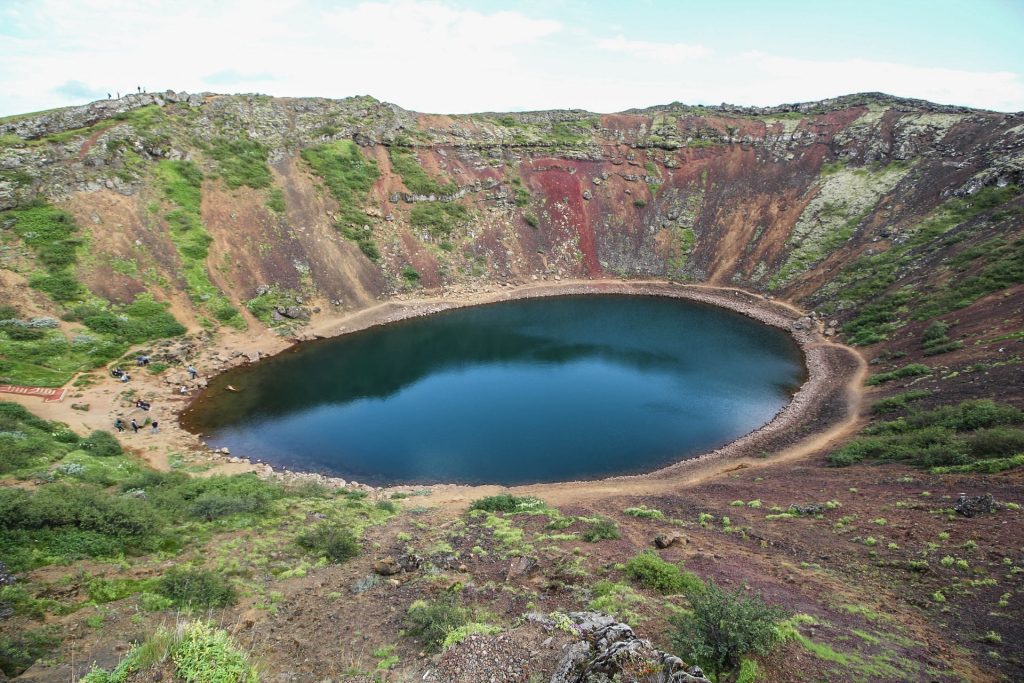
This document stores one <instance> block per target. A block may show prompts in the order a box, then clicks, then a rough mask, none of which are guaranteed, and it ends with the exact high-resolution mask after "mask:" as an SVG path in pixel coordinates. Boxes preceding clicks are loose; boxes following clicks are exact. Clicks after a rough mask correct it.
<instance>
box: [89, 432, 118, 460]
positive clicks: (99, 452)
mask: <svg viewBox="0 0 1024 683" xmlns="http://www.w3.org/2000/svg"><path fill="white" fill-rule="evenodd" d="M78 445H79V447H80V448H81V449H82V450H85V451H89V454H90V455H96V456H100V457H110V456H115V455H121V454H122V453H124V451H123V450H121V444H120V443H118V441H117V439H116V438H115V437H114V435H113V434H111V433H110V432H105V431H103V430H101V429H97V430H96V431H94V432H93V433H92V434H90V435H89V436H87V437H85V438H84V439H82V440H81V441H80V442H79V444H78Z"/></svg>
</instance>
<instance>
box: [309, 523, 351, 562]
mask: <svg viewBox="0 0 1024 683" xmlns="http://www.w3.org/2000/svg"><path fill="white" fill-rule="evenodd" d="M295 542H296V543H298V544H299V546H300V547H301V548H303V549H305V550H308V551H309V552H312V553H316V554H318V555H321V556H323V557H326V558H327V559H328V560H330V561H331V562H333V563H335V564H341V563H342V562H345V561H346V560H350V559H352V558H353V557H356V556H357V555H359V540H358V539H357V538H356V536H355V534H353V533H352V531H351V530H349V529H346V528H344V527H341V526H337V525H333V524H321V525H319V526H316V527H313V528H312V529H310V530H309V531H306V532H305V533H303V534H301V535H299V537H298V538H296V539H295Z"/></svg>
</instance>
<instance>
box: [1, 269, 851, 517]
mask: <svg viewBox="0 0 1024 683" xmlns="http://www.w3.org/2000/svg"><path fill="white" fill-rule="evenodd" d="M482 289H483V291H480V290H476V291H469V292H466V291H457V290H455V291H446V292H445V293H444V294H443V296H436V297H429V298H411V297H408V298H398V299H394V300H389V301H387V302H383V303H381V304H377V305H375V306H372V307H369V308H365V309H362V310H359V311H355V312H352V313H348V314H344V315H340V316H316V317H314V319H313V320H312V321H311V323H310V324H309V325H308V326H307V327H306V328H305V330H304V331H303V333H302V335H301V336H302V338H303V339H310V338H325V337H334V336H338V335H341V334H346V333H350V332H355V331H359V330H364V329H367V328H370V327H375V326H378V325H386V324H389V323H392V322H396V321H399V320H406V319H409V318H414V317H421V316H426V315H431V314H433V313H437V312H440V311H444V310H450V309H453V308H461V307H466V306H475V305H482V304H490V303H497V302H501V301H511V300H515V299H525V298H534V297H548V296H565V295H572V294H632V295H645V296H667V297H674V298H681V299H689V300H692V301H698V302H702V303H707V304H711V305H715V306H720V307H722V308H726V309H729V310H732V311H735V312H737V313H741V314H743V315H746V316H748V317H751V318H753V319H756V320H758V321H760V322H762V323H765V324H767V325H772V326H774V327H778V328H781V329H785V330H787V331H789V332H790V333H791V334H792V335H793V337H794V339H795V340H796V342H797V343H798V344H799V346H800V348H801V349H802V351H803V354H804V358H805V363H806V367H807V379H806V381H805V382H804V384H803V385H802V386H801V388H800V390H799V391H798V392H797V393H796V395H795V396H794V397H793V400H792V401H791V402H790V403H789V404H788V405H787V406H786V407H785V408H784V409H783V410H782V411H780V412H779V413H778V414H777V415H776V416H775V417H774V418H773V419H772V420H771V421H770V422H769V423H768V424H766V425H764V426H763V427H761V428H759V429H758V430H756V431H754V432H752V433H750V434H748V435H746V436H744V437H742V438H740V439H738V440H736V441H733V442H732V443H730V444H728V445H726V446H724V447H722V448H719V449H717V450H715V451H712V452H710V453H707V454H704V455H702V456H699V457H697V458H691V459H688V460H684V461H681V462H678V463H676V464H674V465H670V466H668V467H665V468H662V469H659V470H656V471H654V472H650V473H646V474H639V475H632V476H619V477H612V478H608V479H602V480H597V481H579V482H560V483H556V484H536V485H528V486H518V487H513V488H511V489H509V488H506V487H499V486H461V485H451V484H441V485H434V486H431V487H430V488H431V489H432V490H433V492H434V493H433V495H432V496H431V498H430V499H429V500H430V502H431V503H441V504H460V503H464V502H467V501H469V500H472V499H473V498H477V497H480V496H481V495H488V494H490V493H493V492H496V491H506V490H513V491H515V492H516V493H522V494H531V495H540V496H543V497H544V498H545V499H547V500H549V501H550V502H552V503H556V504H557V503H562V502H566V501H569V500H581V499H584V498H593V497H606V496H617V495H629V494H634V493H638V492H644V493H657V492H658V491H663V490H668V489H674V488H678V487H679V486H682V485H686V484H692V483H695V482H697V481H701V480H703V479H706V478H709V477H713V476H715V475H717V474H720V473H722V472H726V471H731V470H735V469H737V468H742V467H758V466H760V465H763V464H764V463H766V462H779V460H780V459H795V458H799V457H801V456H803V455H806V454H809V453H812V452H814V451H816V450H818V449H820V448H822V447H824V446H826V445H828V444H829V443H830V442H831V441H835V440H838V439H841V438H842V437H844V436H846V435H847V434H849V433H850V432H851V431H852V430H853V429H855V427H856V421H857V409H858V406H859V402H860V395H861V385H862V380H863V374H864V372H865V366H864V362H863V360H862V359H861V357H860V355H859V354H857V353H856V352H855V351H853V350H852V349H850V348H848V347H845V346H842V345H840V344H836V343H833V342H831V341H829V340H828V338H826V337H825V336H824V335H823V334H822V330H823V325H822V323H821V322H819V321H816V320H813V319H810V318H808V317H806V315H805V314H804V312H802V311H800V310H799V309H797V308H795V307H793V306H791V305H789V304H787V303H785V302H780V301H774V300H767V299H765V298H764V297H762V296H760V295H757V294H752V293H749V292H746V291H742V290H737V289H729V288H716V287H708V286H704V285H677V284H671V283H665V282H654V281H649V282H648V281H643V282H639V281H619V280H598V281H565V282H557V283H551V282H543V283H537V284H531V285H523V286H518V287H504V288H503V287H499V286H489V287H485V288H482ZM295 343H296V340H295V339H287V338H282V337H281V336H279V335H277V334H276V333H275V332H273V331H271V330H266V329H261V330H259V331H249V332H235V331H228V332H222V333H221V334H219V335H218V338H217V339H216V340H214V341H208V342H205V343H199V344H198V345H197V349H196V355H195V357H194V358H193V359H192V360H191V362H192V363H193V364H194V365H195V367H196V368H197V369H198V370H199V372H200V375H201V377H200V380H198V381H196V382H191V381H189V379H188V375H187V373H186V372H185V370H184V367H180V368H177V367H176V368H171V369H169V370H167V371H165V372H164V373H163V374H162V375H152V374H150V373H148V372H146V371H145V370H144V369H143V368H129V371H130V372H132V381H131V382H129V383H127V384H122V383H120V382H118V381H116V380H115V379H113V378H112V377H110V376H109V375H107V374H105V371H103V370H102V369H100V370H97V371H95V372H94V373H93V374H94V375H96V376H97V377H98V380H97V382H96V384H94V385H93V386H90V387H85V388H82V389H75V390H73V391H72V392H69V395H68V397H67V398H65V400H64V401H63V402H61V403H43V401H42V400H41V399H39V398H35V397H29V396H13V395H12V396H6V395H5V396H4V397H3V398H4V400H14V401H16V402H18V403H21V404H23V405H25V406H26V407H28V408H30V409H31V410H32V411H33V412H35V413H36V414H38V415H40V416H42V417H45V418H46V419H50V420H58V421H61V422H64V423H67V424H68V425H69V426H70V427H71V428H72V429H74V430H76V431H77V432H79V433H82V434H85V433H88V432H90V431H92V430H94V429H107V430H111V429H112V428H113V423H114V420H115V419H116V418H117V417H122V419H124V420H125V421H126V422H128V421H129V420H131V419H132V418H136V419H137V420H138V421H139V422H140V423H141V422H142V421H143V419H144V418H146V417H150V418H152V419H156V420H159V422H160V432H159V433H156V434H154V433H151V432H150V430H149V429H148V428H145V429H142V430H140V432H139V433H138V434H133V433H132V432H131V430H129V431H128V432H126V433H125V434H122V435H120V437H121V442H122V444H123V445H124V446H125V447H126V448H127V449H129V450H131V451H132V452H134V453H135V454H136V455H138V456H139V457H140V458H142V459H143V460H145V461H146V462H147V463H149V465H151V466H152V467H155V468H157V469H160V470H167V469H170V468H171V466H172V463H180V464H182V465H184V466H188V465H191V466H192V467H193V469H196V470H203V471H204V472H205V473H232V472H244V471H257V472H259V473H261V474H262V475H264V476H281V477H284V478H286V479H294V478H311V479H321V480H325V481H326V483H329V484H337V483H339V480H337V479H331V478H326V479H325V478H323V477H321V476H320V475H315V474H299V473H289V472H276V471H274V470H272V469H271V468H270V467H269V466H267V465H263V464H259V463H250V462H248V461H247V460H246V459H245V458H244V454H230V455H222V454H216V453H213V452H211V451H210V450H209V449H207V448H205V447H204V446H203V444H202V443H201V441H200V440H199V438H198V437H196V436H195V435H194V434H191V433H189V432H187V431H185V430H184V429H182V428H181V427H180V425H179V424H178V416H179V415H180V414H181V412H182V411H184V409H185V408H186V407H187V406H188V404H189V402H190V401H191V399H192V398H193V397H194V396H195V394H196V392H197V391H199V390H200V387H201V386H203V385H204V384H205V382H204V381H203V377H204V376H205V377H211V376H213V375H215V374H217V373H219V372H221V371H223V370H225V369H227V368H230V367H233V366H235V365H239V364H243V363H247V362H251V360H252V359H256V358H263V357H267V356H270V355H274V354H276V353H279V352H280V351H282V350H284V349H286V348H289V347H291V346H293V345H294V344H295ZM133 370H138V372H133ZM182 385H184V386H188V387H189V388H190V393H189V395H188V396H182V395H181V394H179V393H178V387H179V386H182ZM136 398H142V399H144V400H147V401H149V402H150V403H152V406H153V407H152V410H151V411H150V412H148V413H147V412H144V411H141V410H138V409H135V408H133V407H132V404H133V402H134V400H135V399H136ZM72 406H78V407H79V408H78V409H75V408H73V407H72ZM83 406H88V409H87V410H82V409H81V408H82V407H83ZM766 456H769V457H766ZM232 461H234V462H232ZM396 488H398V489H406V490H408V489H409V488H410V487H408V486H405V487H396Z"/></svg>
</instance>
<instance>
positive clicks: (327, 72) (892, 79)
mask: <svg viewBox="0 0 1024 683" xmlns="http://www.w3.org/2000/svg"><path fill="white" fill-rule="evenodd" d="M138 86H143V87H145V88H146V89H149V90H154V91H155V90H166V89H168V88H171V89H174V90H187V91H189V92H199V91H213V92H225V93H234V92H260V93H267V94H271V95H280V96H305V95H310V96H323V97H346V96H349V95H373V96H374V97H377V98H378V99H381V100H385V101H388V102H394V103H396V104H399V105H401V106H403V107H405V108H407V109H414V110H417V111H425V112H438V113H465V112H473V111H516V110H531V109H552V108H570V107H571V108H582V109H589V110H591V111H596V112H613V111H620V110H623V109H627V108H631V107H644V106H649V105H653V104H664V103H667V102H672V101H681V102H685V103H689V104H718V103H721V102H730V103H735V104H755V105H770V104H780V103H784V102H799V101H806V100H815V99H821V98H824V97H832V96H836V95H842V94H847V93H854V92H864V91H883V92H888V93H892V94H895V95H901V96H905V97H919V98H924V99H928V100H933V101H936V102H941V103H949V104H963V105H969V106H974V107H981V108H986V109H995V110H1000V111H1020V110H1024V0H971V1H970V2H967V1H965V0H957V1H954V0H889V1H882V0H856V1H847V0H773V1H771V2H769V1H768V0H748V1H746V2H743V1H739V0H717V1H715V2H709V1H708V0H701V1H700V2H692V1H691V0H675V1H671V0H669V1H664V2H662V1H655V0H629V1H623V0H614V1H609V2H597V1H593V2H586V1H583V0H525V1H523V2H518V3H512V2H494V1H489V0H480V1H478V2H469V1H463V0H375V1H369V2H341V1H335V2H331V1H328V0H273V2H259V1H257V0H223V1H221V0H201V1H195V0H175V1H173V2H166V1H158V0H123V1H122V0H0V115H7V114H15V113H22V112H29V111H37V110H41V109H48V108H51V107H58V106H64V105H70V104H80V103H84V102H88V101H90V100H93V99H99V98H105V97H106V96H107V93H108V92H109V93H111V94H115V95H116V94H117V93H118V92H120V93H122V94H123V93H125V92H128V91H134V90H135V89H136V88H137V87H138Z"/></svg>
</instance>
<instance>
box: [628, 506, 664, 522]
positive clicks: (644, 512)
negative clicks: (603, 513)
mask: <svg viewBox="0 0 1024 683" xmlns="http://www.w3.org/2000/svg"><path fill="white" fill-rule="evenodd" d="M622 514H624V515H629V516H630V517H637V518H639V519H665V513H664V512H662V511H661V510H656V509H654V508H649V507H647V506H644V505H641V506H639V507H632V508H626V509H625V510H623V511H622Z"/></svg>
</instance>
